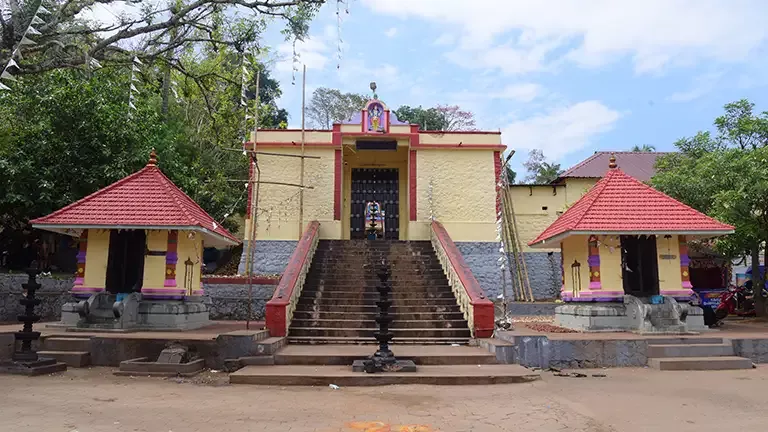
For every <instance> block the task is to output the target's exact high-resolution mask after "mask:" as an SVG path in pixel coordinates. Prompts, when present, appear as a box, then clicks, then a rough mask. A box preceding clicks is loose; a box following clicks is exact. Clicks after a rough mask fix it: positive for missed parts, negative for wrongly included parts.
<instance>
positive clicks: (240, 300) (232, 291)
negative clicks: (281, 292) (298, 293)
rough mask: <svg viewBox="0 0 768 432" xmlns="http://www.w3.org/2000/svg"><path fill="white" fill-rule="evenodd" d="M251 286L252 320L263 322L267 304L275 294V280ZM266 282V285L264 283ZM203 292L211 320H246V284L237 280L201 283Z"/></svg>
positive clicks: (262, 281) (261, 281)
mask: <svg viewBox="0 0 768 432" xmlns="http://www.w3.org/2000/svg"><path fill="white" fill-rule="evenodd" d="M257 282H258V283H254V284H253V291H252V293H253V294H252V302H251V305H252V316H251V319H252V320H263V319H264V314H265V311H266V307H267V302H268V301H269V300H270V299H271V298H272V294H273V293H274V292H275V286H276V282H277V281H276V280H274V281H264V280H261V279H260V280H258V281H257ZM265 282H266V283H265ZM203 290H204V291H205V295H206V298H207V300H206V303H207V304H208V306H209V308H210V318H211V319H212V320H235V321H244V320H247V319H248V284H247V283H243V282H242V280H240V279H238V280H236V281H232V282H230V283H222V282H221V281H214V282H213V283H211V282H206V281H203Z"/></svg>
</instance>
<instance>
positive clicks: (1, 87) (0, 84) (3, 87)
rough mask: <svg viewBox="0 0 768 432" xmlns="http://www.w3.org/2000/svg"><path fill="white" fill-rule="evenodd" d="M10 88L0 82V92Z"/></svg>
mask: <svg viewBox="0 0 768 432" xmlns="http://www.w3.org/2000/svg"><path fill="white" fill-rule="evenodd" d="M10 89H11V88H10V87H8V86H7V85H5V84H3V83H1V82H0V90H10Z"/></svg>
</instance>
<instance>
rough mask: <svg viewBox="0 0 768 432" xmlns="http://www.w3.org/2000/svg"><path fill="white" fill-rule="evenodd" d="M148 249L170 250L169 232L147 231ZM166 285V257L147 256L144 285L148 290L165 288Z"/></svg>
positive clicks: (145, 259)
mask: <svg viewBox="0 0 768 432" xmlns="http://www.w3.org/2000/svg"><path fill="white" fill-rule="evenodd" d="M147 249H148V250H150V251H158V252H159V251H167V250H168V231H166V230H147ZM164 283H165V256H164V255H163V256H152V255H146V256H145V257H144V285H143V287H146V288H163V284H164Z"/></svg>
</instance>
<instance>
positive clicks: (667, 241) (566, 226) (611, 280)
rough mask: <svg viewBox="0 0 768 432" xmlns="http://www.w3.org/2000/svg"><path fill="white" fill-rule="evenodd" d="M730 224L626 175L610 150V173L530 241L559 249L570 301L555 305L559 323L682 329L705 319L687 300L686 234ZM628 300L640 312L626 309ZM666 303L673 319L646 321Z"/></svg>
mask: <svg viewBox="0 0 768 432" xmlns="http://www.w3.org/2000/svg"><path fill="white" fill-rule="evenodd" d="M733 230H734V229H733V227H732V226H730V225H727V224H724V223H721V222H718V221H717V220H715V219H712V218H710V217H709V216H706V215H704V214H702V213H700V212H698V211H696V210H694V209H692V208H690V207H688V206H686V205H684V204H682V203H680V202H678V201H676V200H674V199H673V198H671V197H669V196H667V195H665V194H663V193H661V192H659V191H657V190H655V189H653V188H652V187H650V186H648V185H646V184H645V183H643V182H641V181H639V180H637V179H635V178H633V177H631V176H629V175H627V174H626V173H624V172H623V171H622V170H621V169H619V168H618V167H617V165H616V159H615V158H610V162H609V170H608V173H607V174H606V175H605V176H604V177H603V178H602V179H601V180H600V181H598V182H597V183H596V184H595V186H594V187H592V188H591V189H590V190H589V192H588V193H587V194H585V195H584V196H583V197H581V198H579V199H578V200H577V201H576V202H575V203H574V204H573V205H571V206H570V207H569V208H568V209H567V210H566V211H565V212H564V213H563V214H562V215H560V216H559V217H558V218H557V220H555V221H554V223H552V224H551V225H550V226H549V227H548V228H546V229H545V230H544V231H543V232H541V233H540V234H539V235H538V237H536V238H535V239H533V240H532V241H530V242H529V246H530V247H532V248H553V247H557V248H559V249H560V251H561V267H560V271H561V286H562V289H561V293H560V297H561V298H562V300H564V301H565V302H567V303H571V305H566V306H560V307H558V308H557V310H556V319H557V322H558V324H560V325H563V326H565V327H570V328H576V329H579V330H605V329H613V330H622V329H623V330H641V331H680V332H681V331H690V330H693V329H698V328H700V327H702V326H703V322H699V318H700V316H701V313H700V308H695V307H693V306H688V305H687V304H686V303H688V302H689V301H690V300H691V298H692V296H693V291H692V289H691V288H692V285H691V281H690V270H689V267H688V266H689V262H690V259H689V257H688V246H687V243H688V241H690V240H693V239H701V238H710V237H716V236H720V235H724V234H730V233H733ZM677 300H679V301H681V303H680V304H677ZM682 302H685V303H682ZM576 304H583V306H575V305H576ZM672 305H675V306H672ZM632 307H637V308H639V310H640V311H641V312H640V313H639V314H633V313H630V308H632ZM664 308H671V309H673V310H675V311H677V312H676V313H678V316H677V317H678V319H677V321H675V322H674V324H675V325H676V326H677V327H675V328H672V329H671V330H670V329H669V328H665V329H658V328H655V327H654V326H657V324H658V322H659V321H653V320H651V321H653V323H654V324H653V325H651V324H650V321H649V322H645V323H643V318H644V317H645V318H649V317H650V316H652V315H653V314H654V313H655V312H654V311H655V310H656V309H664ZM697 309H698V310H697ZM633 316H634V317H635V318H637V317H638V316H639V317H640V318H639V320H640V322H636V321H633V319H634V318H631V317H633ZM696 317H698V318H696ZM649 319H650V318H649ZM662 321H663V320H662ZM643 325H645V327H643ZM669 325H670V326H671V327H674V326H673V325H672V324H669ZM671 327H670V328H671Z"/></svg>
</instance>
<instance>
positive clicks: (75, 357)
mask: <svg viewBox="0 0 768 432" xmlns="http://www.w3.org/2000/svg"><path fill="white" fill-rule="evenodd" d="M37 354H38V355H39V356H41V357H50V358H55V359H56V360H57V361H60V362H62V363H65V364H66V365H67V366H68V367H72V368H81V367H86V366H89V365H90V364H91V338H90V337H87V336H84V337H78V336H49V337H47V338H45V339H44V340H43V350H41V351H38V353H37Z"/></svg>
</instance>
